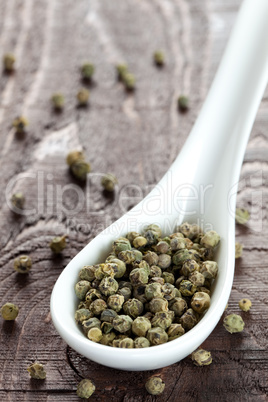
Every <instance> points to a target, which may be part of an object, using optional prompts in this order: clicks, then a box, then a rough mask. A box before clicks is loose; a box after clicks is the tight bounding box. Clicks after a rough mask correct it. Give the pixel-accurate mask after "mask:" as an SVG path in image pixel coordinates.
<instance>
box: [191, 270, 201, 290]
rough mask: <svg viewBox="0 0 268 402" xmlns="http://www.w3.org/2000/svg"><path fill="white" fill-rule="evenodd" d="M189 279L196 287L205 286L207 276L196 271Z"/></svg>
mask: <svg viewBox="0 0 268 402" xmlns="http://www.w3.org/2000/svg"><path fill="white" fill-rule="evenodd" d="M188 279H189V281H191V282H192V283H193V284H194V285H195V286H196V287H199V286H203V285H204V283H205V277H204V275H203V274H201V272H198V271H194V272H193V273H191V274H190V275H189V277H188Z"/></svg>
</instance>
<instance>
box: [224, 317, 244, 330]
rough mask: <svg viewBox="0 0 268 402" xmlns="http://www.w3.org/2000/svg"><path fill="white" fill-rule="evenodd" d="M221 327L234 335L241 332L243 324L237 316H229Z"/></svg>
mask: <svg viewBox="0 0 268 402" xmlns="http://www.w3.org/2000/svg"><path fill="white" fill-rule="evenodd" d="M223 326H224V328H225V329H226V331H228V332H230V334H234V333H236V332H242V331H243V329H244V326H245V323H244V321H243V319H242V317H240V315H238V314H229V315H227V316H226V317H225V318H224V320H223Z"/></svg>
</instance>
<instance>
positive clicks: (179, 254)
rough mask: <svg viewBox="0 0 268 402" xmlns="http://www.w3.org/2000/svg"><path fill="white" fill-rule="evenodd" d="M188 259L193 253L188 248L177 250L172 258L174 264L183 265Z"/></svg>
mask: <svg viewBox="0 0 268 402" xmlns="http://www.w3.org/2000/svg"><path fill="white" fill-rule="evenodd" d="M186 260H191V255H190V253H189V250H187V249H180V250H178V251H176V253H175V254H174V255H173V258H172V262H173V264H175V265H178V266H180V265H182V264H183V263H184V262H185V261H186Z"/></svg>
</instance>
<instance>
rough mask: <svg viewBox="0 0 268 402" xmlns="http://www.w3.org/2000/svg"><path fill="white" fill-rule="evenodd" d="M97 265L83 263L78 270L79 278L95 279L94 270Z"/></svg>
mask: <svg viewBox="0 0 268 402" xmlns="http://www.w3.org/2000/svg"><path fill="white" fill-rule="evenodd" d="M96 269H97V267H96V266H93V265H85V266H84V267H83V268H82V269H81V270H80V271H79V278H80V279H82V280H85V281H89V282H91V281H93V280H94V279H95V271H96Z"/></svg>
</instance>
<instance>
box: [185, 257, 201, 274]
mask: <svg viewBox="0 0 268 402" xmlns="http://www.w3.org/2000/svg"><path fill="white" fill-rule="evenodd" d="M194 271H199V264H198V263H197V262H196V261H195V260H187V261H184V263H183V265H182V268H181V274H182V275H184V276H189V275H190V274H191V273H193V272H194Z"/></svg>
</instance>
